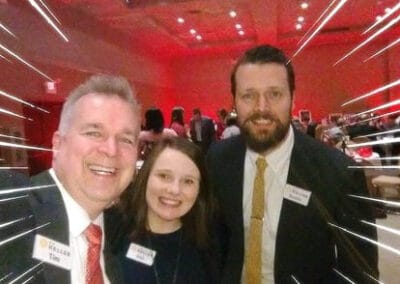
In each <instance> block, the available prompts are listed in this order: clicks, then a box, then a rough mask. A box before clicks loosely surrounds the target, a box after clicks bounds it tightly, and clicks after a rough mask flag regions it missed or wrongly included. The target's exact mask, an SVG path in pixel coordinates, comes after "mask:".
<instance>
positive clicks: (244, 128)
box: [240, 113, 290, 153]
mask: <svg viewBox="0 0 400 284" xmlns="http://www.w3.org/2000/svg"><path fill="white" fill-rule="evenodd" d="M257 119H268V120H271V121H272V122H273V123H274V124H275V128H274V129H272V130H266V129H262V130H260V131H257V130H255V129H253V128H252V121H255V120H257ZM289 127H290V114H288V120H287V123H283V122H282V121H281V120H279V118H277V117H276V116H275V115H273V114H271V113H254V114H252V115H251V116H250V117H248V118H247V119H245V121H243V123H241V124H240V130H241V133H242V134H243V136H244V138H245V140H246V143H247V146H248V147H249V148H250V149H251V150H253V151H255V152H257V153H262V152H266V151H267V150H269V149H272V148H274V147H276V146H277V145H278V144H279V143H280V142H282V141H283V139H285V137H286V134H287V133H288V131H289Z"/></svg>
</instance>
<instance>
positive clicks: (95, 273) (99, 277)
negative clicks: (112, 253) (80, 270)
mask: <svg viewBox="0 0 400 284" xmlns="http://www.w3.org/2000/svg"><path fill="white" fill-rule="evenodd" d="M101 235H102V232H101V228H100V227H99V226H97V225H95V224H90V225H89V226H88V227H87V229H86V230H85V236H86V239H87V241H88V244H89V246H88V252H87V264H86V284H103V274H102V271H101V267H100V253H101Z"/></svg>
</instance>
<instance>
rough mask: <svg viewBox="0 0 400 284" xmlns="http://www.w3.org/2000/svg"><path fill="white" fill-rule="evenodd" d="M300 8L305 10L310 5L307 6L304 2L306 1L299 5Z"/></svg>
mask: <svg viewBox="0 0 400 284" xmlns="http://www.w3.org/2000/svg"><path fill="white" fill-rule="evenodd" d="M300 7H301V9H303V10H305V9H308V7H310V4H308V2H306V1H303V2H301V3H300Z"/></svg>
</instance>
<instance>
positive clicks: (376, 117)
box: [356, 109, 400, 124]
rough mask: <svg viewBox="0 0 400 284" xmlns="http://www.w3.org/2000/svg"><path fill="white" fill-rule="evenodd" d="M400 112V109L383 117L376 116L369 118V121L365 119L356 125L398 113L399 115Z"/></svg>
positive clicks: (384, 114) (382, 115)
mask: <svg viewBox="0 0 400 284" xmlns="http://www.w3.org/2000/svg"><path fill="white" fill-rule="evenodd" d="M399 112H400V109H399V110H395V111H391V112H387V113H383V114H381V115H377V116H374V117H371V118H367V119H363V120H360V121H357V122H356V124H359V123H363V122H368V121H371V120H375V119H378V118H382V117H385V116H389V115H391V114H396V113H399Z"/></svg>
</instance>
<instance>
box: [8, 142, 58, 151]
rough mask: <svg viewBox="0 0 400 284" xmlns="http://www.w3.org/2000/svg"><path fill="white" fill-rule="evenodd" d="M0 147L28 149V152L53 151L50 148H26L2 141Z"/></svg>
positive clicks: (25, 146)
mask: <svg viewBox="0 0 400 284" xmlns="http://www.w3.org/2000/svg"><path fill="white" fill-rule="evenodd" d="M0 146H4V147H10V148H21V149H28V150H39V151H49V152H52V151H53V149H50V148H42V147H34V146H27V145H22V144H15V143H8V142H4V141H0Z"/></svg>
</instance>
